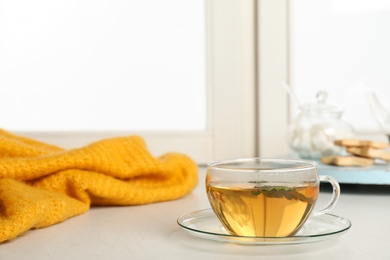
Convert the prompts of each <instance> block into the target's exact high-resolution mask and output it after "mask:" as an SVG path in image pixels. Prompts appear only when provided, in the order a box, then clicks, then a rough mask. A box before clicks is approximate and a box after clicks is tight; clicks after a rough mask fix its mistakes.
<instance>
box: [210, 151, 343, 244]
mask: <svg viewBox="0 0 390 260" xmlns="http://www.w3.org/2000/svg"><path fill="white" fill-rule="evenodd" d="M320 181H328V182H330V183H331V185H332V186H333V195H332V198H331V200H330V202H329V203H328V204H327V205H326V206H325V208H323V209H321V210H319V211H317V212H312V211H313V208H314V206H315V204H316V201H317V197H318V194H319V184H320ZM206 192H207V196H208V199H209V201H210V204H211V207H212V209H213V210H214V212H215V214H216V215H217V217H218V219H219V220H220V222H221V223H222V225H223V226H224V227H225V229H226V230H227V231H228V232H229V233H231V234H232V235H237V236H252V237H253V236H254V237H286V236H292V235H294V234H295V233H296V232H297V231H298V230H299V229H300V228H301V227H302V226H303V224H304V223H305V222H306V220H307V219H308V218H309V216H310V215H311V214H314V215H321V214H324V213H326V212H328V211H330V210H331V209H332V208H333V207H334V206H335V204H336V202H337V200H338V199H339V197H340V186H339V184H338V182H337V181H336V180H335V179H334V178H332V177H331V176H325V175H318V172H317V163H316V162H313V161H308V160H295V159H260V158H242V159H234V160H226V161H219V162H211V163H209V164H208V167H207V173H206Z"/></svg>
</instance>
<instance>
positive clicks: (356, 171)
mask: <svg viewBox="0 0 390 260" xmlns="http://www.w3.org/2000/svg"><path fill="white" fill-rule="evenodd" d="M318 173H319V174H320V175H330V176H332V177H333V178H335V179H336V180H337V181H338V182H339V183H345V184H378V185H390V164H387V163H377V164H376V165H373V166H367V167H341V166H333V165H325V164H322V163H320V162H318Z"/></svg>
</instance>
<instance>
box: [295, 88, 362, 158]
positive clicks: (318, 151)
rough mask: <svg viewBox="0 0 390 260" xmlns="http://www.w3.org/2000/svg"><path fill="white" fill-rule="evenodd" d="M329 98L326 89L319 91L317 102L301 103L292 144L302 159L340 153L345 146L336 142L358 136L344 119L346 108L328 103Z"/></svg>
mask: <svg viewBox="0 0 390 260" xmlns="http://www.w3.org/2000/svg"><path fill="white" fill-rule="evenodd" d="M326 98H327V93H326V92H325V91H320V92H318V93H317V103H315V104H306V105H303V106H301V107H300V113H299V115H298V116H297V117H296V118H295V119H294V120H293V121H292V122H291V124H290V127H289V130H288V144H289V146H290V148H291V149H292V150H293V151H294V152H296V153H297V154H298V155H299V157H300V158H304V159H320V158H321V157H323V156H331V155H340V154H342V152H343V149H342V147H340V146H336V145H335V144H334V141H335V140H337V139H344V138H352V137H353V136H354V130H353V128H352V126H351V125H350V124H348V123H346V122H344V121H343V120H342V119H341V117H342V114H343V112H344V110H343V109H342V108H341V107H338V106H332V105H328V104H326Z"/></svg>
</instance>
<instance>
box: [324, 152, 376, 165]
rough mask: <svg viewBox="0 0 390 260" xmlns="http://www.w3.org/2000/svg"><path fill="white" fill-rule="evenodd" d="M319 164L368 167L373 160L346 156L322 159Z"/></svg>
mask: <svg viewBox="0 0 390 260" xmlns="http://www.w3.org/2000/svg"><path fill="white" fill-rule="evenodd" d="M321 162H322V163H324V164H332V165H337V166H370V165H373V164H374V162H375V160H374V159H373V158H365V157H358V156H347V155H346V156H326V157H322V158H321Z"/></svg>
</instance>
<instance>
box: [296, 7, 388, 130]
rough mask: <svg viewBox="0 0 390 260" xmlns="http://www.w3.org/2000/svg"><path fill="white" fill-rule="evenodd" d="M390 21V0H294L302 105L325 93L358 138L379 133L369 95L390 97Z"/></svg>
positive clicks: (297, 64)
mask: <svg viewBox="0 0 390 260" xmlns="http://www.w3.org/2000/svg"><path fill="white" fill-rule="evenodd" d="M389 23H390V2H389V1H383V0H372V1H353V0H317V1H310V0H291V1H290V68H291V69H290V71H291V73H290V82H291V85H292V87H293V88H294V89H295V90H296V92H297V95H298V96H299V97H300V98H301V99H302V101H303V102H315V94H316V92H317V91H319V90H322V89H324V90H326V91H327V92H328V102H331V103H333V104H337V105H340V106H343V107H344V108H345V113H344V116H343V119H344V120H346V121H348V122H349V123H351V124H352V125H353V126H354V128H355V129H356V131H357V133H358V134H360V135H366V134H375V133H379V132H380V130H379V127H378V125H377V123H376V122H375V120H374V117H373V115H372V114H371V111H370V108H369V106H368V103H367V101H366V98H365V91H366V89H367V88H370V89H375V90H376V91H377V92H378V94H379V96H380V97H381V99H382V101H383V103H384V102H385V101H386V99H384V97H386V96H389V95H390V88H389V86H390V79H389V77H388V76H387V74H388V73H387V71H388V69H389V68H390V50H389V48H388V46H389V45H390V34H389V30H388V25H389ZM385 105H386V104H385ZM389 109H390V107H389ZM389 111H390V110H389Z"/></svg>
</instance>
